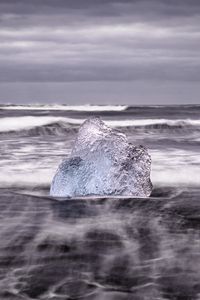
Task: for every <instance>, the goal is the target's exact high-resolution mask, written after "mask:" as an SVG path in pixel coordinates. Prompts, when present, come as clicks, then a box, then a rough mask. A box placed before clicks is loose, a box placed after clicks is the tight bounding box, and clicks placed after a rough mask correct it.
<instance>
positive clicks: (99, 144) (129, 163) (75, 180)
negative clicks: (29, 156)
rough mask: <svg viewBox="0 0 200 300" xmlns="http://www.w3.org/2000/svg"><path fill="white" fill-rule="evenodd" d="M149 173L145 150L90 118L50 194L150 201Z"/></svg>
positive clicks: (84, 125)
mask: <svg viewBox="0 0 200 300" xmlns="http://www.w3.org/2000/svg"><path fill="white" fill-rule="evenodd" d="M150 170H151V157H150V155H149V154H148V152H147V149H146V148H145V147H143V146H133V145H132V144H130V143H128V140H127V138H126V136H125V135H124V134H122V133H120V132H118V131H116V130H113V129H111V128H109V127H108V126H106V125H105V123H104V122H103V121H102V120H101V119H99V118H91V119H88V120H86V121H85V122H84V123H83V124H82V126H81V127H80V128H79V132H78V136H77V138H76V141H75V144H74V147H73V149H72V153H71V156H70V158H68V159H65V160H64V161H63V162H62V163H61V164H60V166H59V168H58V170H57V172H56V174H55V176H54V178H53V181H52V184H51V190H50V194H51V196H57V197H76V196H84V195H126V196H138V197H147V196H149V195H150V193H151V190H152V183H151V180H150Z"/></svg>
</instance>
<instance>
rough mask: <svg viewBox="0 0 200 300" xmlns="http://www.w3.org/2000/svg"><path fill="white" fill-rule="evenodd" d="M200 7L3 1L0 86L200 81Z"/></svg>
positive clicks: (90, 0)
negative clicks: (8, 84) (92, 82)
mask: <svg viewBox="0 0 200 300" xmlns="http://www.w3.org/2000/svg"><path fill="white" fill-rule="evenodd" d="M199 25H200V3H199V1H197V0H191V1H186V0H176V1H172V0H171V1H164V0H159V1H158V0H152V1H151V0H149V1H143V0H140V1H139V0H134V1H133V0H131V1H130V0H129V1H128V0H127V1H124V0H123V1H122V0H121V1H119V0H118V1H114V0H105V1H104V0H101V1H99V0H98V1H97V0H84V1H83V0H79V1H76V0H73V1H71V0H56V1H53V0H43V1H39V0H34V1H30V0H23V1H22V0H16V1H14V0H6V1H5V0H1V2H0V45H1V47H0V81H2V82H3V81H7V82H9V81H35V82H37V81H39V82H41V81H44V82H45V81H46V82H49V81H55V82H64V81H68V82H71V81H78V82H79V81H103V80H108V81H131V80H133V81H134V80H155V81H162V80H163V81H165V80H171V81H174V80H176V81H182V82H186V81H199V79H200V57H199V51H200V29H199V28H200V27H199Z"/></svg>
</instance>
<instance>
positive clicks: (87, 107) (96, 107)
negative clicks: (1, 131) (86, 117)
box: [0, 104, 128, 112]
mask: <svg viewBox="0 0 200 300" xmlns="http://www.w3.org/2000/svg"><path fill="white" fill-rule="evenodd" d="M127 107H128V106H126V105H89V104H87V105H19V106H0V109H7V110H66V111H71V110H74V111H84V112H87V111H123V110H125V109H127Z"/></svg>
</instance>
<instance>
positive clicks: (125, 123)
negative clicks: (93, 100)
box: [105, 119, 200, 127]
mask: <svg viewBox="0 0 200 300" xmlns="http://www.w3.org/2000/svg"><path fill="white" fill-rule="evenodd" d="M105 123H106V124H107V125H109V126H112V127H131V126H147V125H157V124H158V125H163V124H168V125H169V126H178V125H181V124H188V125H193V126H199V125H200V120H199V119H197V120H192V119H178V120H172V119H137V120H113V121H105Z"/></svg>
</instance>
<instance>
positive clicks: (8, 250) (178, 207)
mask: <svg viewBox="0 0 200 300" xmlns="http://www.w3.org/2000/svg"><path fill="white" fill-rule="evenodd" d="M93 116H100V117H101V118H102V120H103V121H105V123H106V124H108V125H109V126H111V127H113V128H116V129H117V130H119V131H121V132H123V133H124V134H126V135H127V137H128V140H129V141H130V142H131V143H133V144H134V145H144V146H146V147H147V148H148V151H149V153H150V155H151V158H152V170H151V180H152V183H153V191H152V194H151V196H150V197H149V198H133V197H131V196H130V197H122V196H121V197H120V196H105V197H103V198H102V197H98V196H88V197H78V198H75V199H64V198H62V199H61V198H60V199H59V198H53V197H50V196H49V189H50V184H51V181H52V178H53V176H54V174H55V172H56V169H57V167H58V165H59V164H60V162H61V161H62V160H63V159H64V158H66V157H68V156H69V154H70V151H71V149H72V147H73V143H74V141H75V137H76V133H77V131H78V128H79V126H80V125H81V124H82V123H83V121H84V120H86V119H88V118H90V117H93ZM4 299H5V300H6V299H11V300H15V299H16V300H20V299H23V300H24V299H27V300H30V299H38V300H40V299H41V300H42V299H43V300H47V299H52V300H61V299H66V300H67V299H69V300H71V299H85V300H167V299H169V300H200V105H182V106H178V105H177V106H175V105H174V106H126V105H118V106H114V105H109V106H101V105H95V106H94V105H83V106H68V105H39V104H38V105H11V104H10V105H0V300H4Z"/></svg>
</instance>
